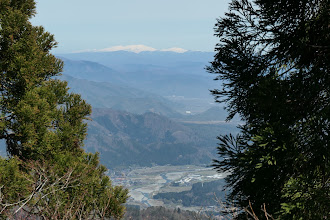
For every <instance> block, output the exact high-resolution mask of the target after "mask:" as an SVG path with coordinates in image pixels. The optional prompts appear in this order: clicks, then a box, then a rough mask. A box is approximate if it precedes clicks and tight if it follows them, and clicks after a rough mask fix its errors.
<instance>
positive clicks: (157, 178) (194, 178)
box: [110, 165, 225, 211]
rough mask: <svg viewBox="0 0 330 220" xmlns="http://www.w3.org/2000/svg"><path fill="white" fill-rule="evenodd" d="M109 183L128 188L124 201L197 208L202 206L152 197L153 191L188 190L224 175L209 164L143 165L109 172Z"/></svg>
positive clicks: (143, 206)
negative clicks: (143, 166) (197, 184)
mask: <svg viewBox="0 0 330 220" xmlns="http://www.w3.org/2000/svg"><path fill="white" fill-rule="evenodd" d="M110 176H111V179H112V180H113V183H114V184H116V185H124V186H125V187H126V188H128V189H129V190H130V196H131V198H130V200H129V202H128V204H130V205H139V206H141V208H145V207H149V206H165V207H168V208H176V207H180V208H182V209H186V210H194V211H198V210H200V209H201V208H205V207H182V205H181V204H175V203H168V202H167V203H164V201H162V200H156V199H153V196H154V195H156V194H157V193H160V192H161V193H164V192H182V191H189V190H191V188H192V185H193V184H194V183H198V182H202V183H203V182H210V181H214V180H218V179H222V178H224V177H225V174H220V173H217V172H216V171H215V170H213V169H212V168H210V167H202V166H192V165H186V166H153V167H145V168H141V167H140V168H139V167H137V168H130V169H126V170H121V171H116V172H113V173H110Z"/></svg>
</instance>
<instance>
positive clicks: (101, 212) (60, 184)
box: [0, 0, 128, 219]
mask: <svg viewBox="0 0 330 220" xmlns="http://www.w3.org/2000/svg"><path fill="white" fill-rule="evenodd" d="M35 13H36V11H35V2H34V1H33V0H20V1H14V0H1V1H0V71H1V76H0V114H1V116H0V138H1V139H3V140H5V142H6V148H7V153H8V155H9V158H8V159H4V158H0V190H1V193H0V216H1V218H4V219H7V218H25V219H28V218H37V217H38V218H42V219H76V218H79V219H88V218H91V216H92V217H100V218H104V217H110V216H113V217H115V218H119V217H121V216H122V215H123V214H124V207H123V205H122V204H123V203H125V201H126V199H127V193H128V192H127V190H124V189H123V188H122V187H114V186H112V185H111V181H110V179H109V178H108V177H107V176H106V175H105V171H106V168H105V167H104V166H102V165H100V164H99V157H98V154H91V153H85V152H84V151H83V149H82V148H81V146H82V145H83V140H84V138H85V136H86V129H87V127H86V126H87V124H86V122H84V120H85V119H87V116H88V115H89V114H90V113H91V107H90V105H88V104H87V103H86V102H85V101H84V100H82V99H81V97H80V95H78V94H74V93H68V88H67V83H66V82H63V81H60V80H57V79H54V77H55V76H57V75H59V73H60V72H61V71H62V67H63V63H62V61H61V60H59V59H57V58H56V57H54V56H53V55H52V54H50V52H49V51H50V50H51V49H52V48H53V47H55V46H56V44H57V43H56V42H55V41H54V37H53V35H51V34H49V33H48V32H46V31H45V30H44V28H43V27H36V26H33V25H31V23H30V21H29V19H30V18H31V17H33V16H34V15H35Z"/></svg>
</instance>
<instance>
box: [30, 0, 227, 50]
mask: <svg viewBox="0 0 330 220" xmlns="http://www.w3.org/2000/svg"><path fill="white" fill-rule="evenodd" d="M228 3H229V0H93V1H91V0H56V1H55V0H37V15H36V16H35V17H34V18H33V19H32V23H33V24H34V25H42V26H44V27H45V29H46V31H48V32H50V33H52V34H54V35H55V39H56V41H57V42H59V45H58V47H57V48H56V49H54V50H53V52H54V53H71V52H78V51H85V50H102V49H104V48H109V47H114V46H126V45H140V44H141V45H147V46H149V47H152V48H156V49H159V50H161V49H167V48H173V47H178V48H183V49H186V50H197V51H213V50H214V46H215V44H216V43H217V38H216V37H214V36H213V34H214V30H213V28H214V25H215V23H216V19H217V18H219V17H221V16H223V15H224V13H225V12H226V11H228Z"/></svg>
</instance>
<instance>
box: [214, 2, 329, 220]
mask: <svg viewBox="0 0 330 220" xmlns="http://www.w3.org/2000/svg"><path fill="white" fill-rule="evenodd" d="M329 7H330V3H329V1H328V0H315V1H314V0H290V1H276V0H275V1H266V0H255V1H247V0H233V1H232V2H231V3H230V11H229V12H228V13H227V14H226V16H225V17H223V18H220V19H219V20H218V22H217V24H216V27H215V32H216V36H217V37H218V38H219V43H218V44H217V45H216V48H215V50H216V51H217V54H216V55H215V58H214V61H213V62H212V63H211V66H209V67H208V70H209V71H210V72H211V73H214V74H216V75H217V77H216V79H218V80H221V82H222V86H223V87H222V89H219V90H214V91H213V94H214V95H215V97H216V99H217V100H218V101H219V102H225V103H227V108H228V110H229V112H230V114H229V118H232V117H233V116H234V115H235V114H239V115H240V116H241V117H242V119H243V120H244V121H245V125H244V126H242V127H241V132H242V134H241V135H240V136H237V137H233V136H230V135H229V136H220V137H219V140H220V144H219V147H218V153H219V156H220V159H219V160H217V161H215V166H216V168H217V169H218V170H219V171H230V172H231V175H229V176H228V177H227V179H226V180H227V183H228V185H230V186H231V187H232V188H233V190H232V193H231V197H230V198H231V199H232V200H233V201H235V203H237V205H238V206H239V207H241V208H242V209H243V208H244V207H246V206H248V205H249V202H251V204H252V206H253V207H254V210H255V211H256V213H257V214H258V216H264V217H265V218H266V216H265V215H264V214H263V211H262V210H261V209H262V208H261V207H264V206H265V207H266V209H267V211H268V212H269V213H270V214H272V215H273V216H274V217H275V218H281V219H325V218H327V217H329V216H330V185H329V181H330V164H329V157H330V151H329V127H330V124H329V116H330V100H329V91H330V81H329V70H330V50H329V45H330V26H329V23H330V14H329V12H330V8H329Z"/></svg>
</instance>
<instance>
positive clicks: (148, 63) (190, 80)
mask: <svg viewBox="0 0 330 220" xmlns="http://www.w3.org/2000/svg"><path fill="white" fill-rule="evenodd" d="M59 57H60V58H62V59H63V60H64V61H65V66H64V74H67V75H70V76H72V77H75V78H80V79H87V80H92V81H102V82H111V83H115V84H120V85H125V86H129V87H133V88H137V89H142V90H145V91H148V92H152V93H155V94H158V95H161V96H173V95H175V96H184V97H187V98H204V99H209V100H211V96H210V94H209V89H213V88H215V87H216V86H217V84H216V83H215V82H214V81H213V80H212V79H213V76H212V75H211V74H208V73H206V71H205V67H206V65H208V63H209V61H210V60H212V58H213V53H210V52H185V53H175V52H164V51H154V52H141V53H138V54H137V53H133V52H127V51H115V52H88V53H72V54H61V55H59Z"/></svg>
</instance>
